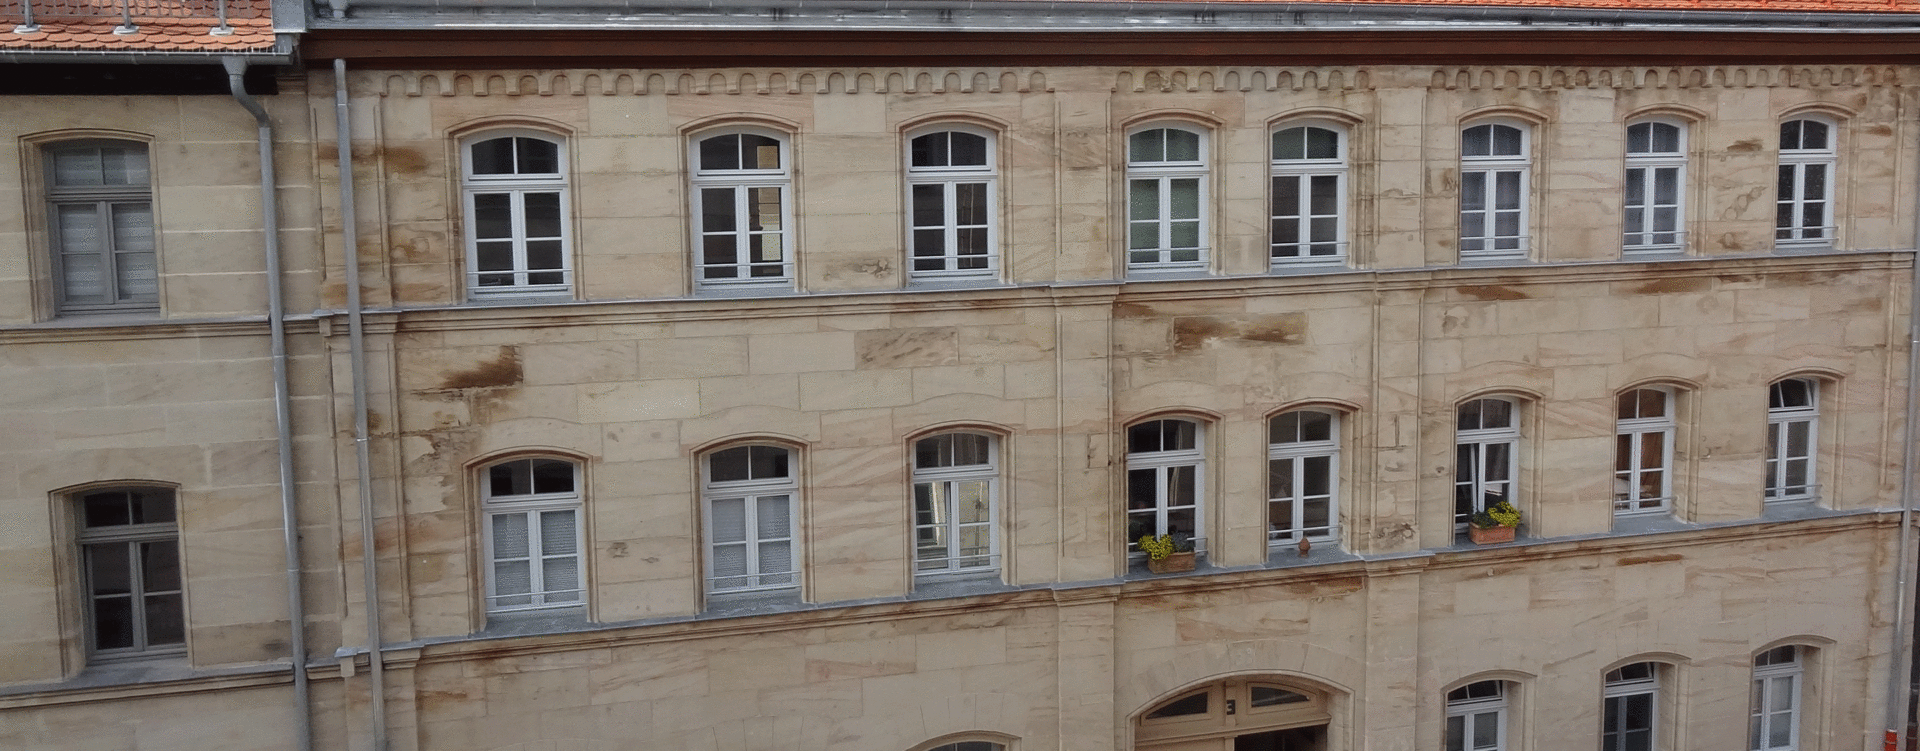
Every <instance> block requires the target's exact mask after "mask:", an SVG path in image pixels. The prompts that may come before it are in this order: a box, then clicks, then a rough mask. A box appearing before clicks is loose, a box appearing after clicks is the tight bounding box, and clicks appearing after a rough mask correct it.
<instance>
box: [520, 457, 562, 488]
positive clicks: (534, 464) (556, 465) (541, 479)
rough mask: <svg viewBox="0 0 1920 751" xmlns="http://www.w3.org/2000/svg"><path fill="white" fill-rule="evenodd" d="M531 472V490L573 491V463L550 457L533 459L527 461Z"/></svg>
mask: <svg viewBox="0 0 1920 751" xmlns="http://www.w3.org/2000/svg"><path fill="white" fill-rule="evenodd" d="M529 464H530V465H531V469H532V474H533V492H535V493H571V492H573V463H572V462H562V461H554V460H552V459H534V460H531V461H530V462H529Z"/></svg>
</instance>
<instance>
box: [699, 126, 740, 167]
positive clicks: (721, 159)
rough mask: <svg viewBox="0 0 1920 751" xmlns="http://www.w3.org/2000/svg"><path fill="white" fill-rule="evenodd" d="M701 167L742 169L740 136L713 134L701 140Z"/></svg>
mask: <svg viewBox="0 0 1920 751" xmlns="http://www.w3.org/2000/svg"><path fill="white" fill-rule="evenodd" d="M700 169H702V170H730V169H740V136H739V135H736V134H729V135H724V136H713V137H711V138H706V139H702V140H701V141H700Z"/></svg>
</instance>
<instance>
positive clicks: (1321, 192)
mask: <svg viewBox="0 0 1920 751" xmlns="http://www.w3.org/2000/svg"><path fill="white" fill-rule="evenodd" d="M1312 181H1313V190H1312V192H1311V193H1310V195H1311V196H1312V205H1311V206H1310V207H1309V209H1310V210H1311V211H1312V212H1313V213H1314V215H1316V216H1325V215H1328V214H1332V213H1335V212H1337V211H1339V210H1340V207H1339V202H1340V191H1339V186H1340V178H1338V177H1335V176H1333V175H1314V176H1313V178H1312Z"/></svg>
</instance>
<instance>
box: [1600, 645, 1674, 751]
mask: <svg viewBox="0 0 1920 751" xmlns="http://www.w3.org/2000/svg"><path fill="white" fill-rule="evenodd" d="M1659 674H1660V670H1659V667H1658V666H1657V665H1655V664H1653V663H1651V662H1636V663H1633V664H1631V665H1624V666H1621V667H1620V668H1617V669H1615V670H1610V671H1607V676H1606V692H1605V693H1606V696H1605V707H1604V709H1605V716H1604V719H1603V721H1602V722H1603V724H1602V725H1601V731H1600V751H1653V749H1654V723H1655V720H1656V717H1655V712H1656V711H1657V704H1658V699H1659V693H1660V685H1659Z"/></svg>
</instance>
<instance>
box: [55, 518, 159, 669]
mask: <svg viewBox="0 0 1920 751" xmlns="http://www.w3.org/2000/svg"><path fill="white" fill-rule="evenodd" d="M74 502H75V504H76V507H77V508H76V512H77V513H76V515H77V516H78V520H79V524H78V525H76V526H77V527H78V528H79V530H80V531H79V535H78V538H79V539H78V542H79V543H80V561H81V570H82V574H83V578H84V579H85V582H84V583H83V585H82V586H83V588H84V591H85V592H86V611H87V645H88V648H89V649H88V652H89V656H90V657H91V658H92V659H94V660H110V659H115V658H124V657H149V656H153V655H159V654H173V653H179V652H183V651H185V650H186V645H187V627H186V607H185V596H184V595H185V587H184V585H183V583H182V582H181V577H180V525H179V514H178V512H177V510H176V509H175V507H174V495H173V490H171V489H169V488H159V487H126V488H101V489H97V490H89V491H86V492H83V493H80V494H78V495H77V496H76V497H75V498H74Z"/></svg>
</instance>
